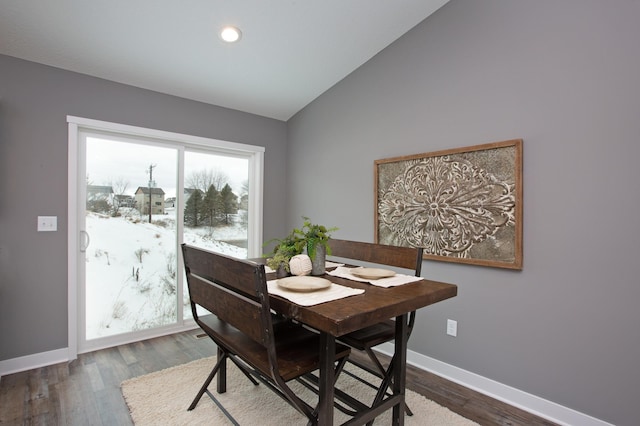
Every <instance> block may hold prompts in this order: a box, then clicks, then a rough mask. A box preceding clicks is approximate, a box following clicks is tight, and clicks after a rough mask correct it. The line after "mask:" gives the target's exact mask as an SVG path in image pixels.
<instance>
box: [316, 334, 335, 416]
mask: <svg viewBox="0 0 640 426" xmlns="http://www.w3.org/2000/svg"><path fill="white" fill-rule="evenodd" d="M335 357H336V338H335V337H334V336H332V335H330V334H328V333H320V383H319V386H320V389H319V401H318V426H332V425H333V395H334V379H335V378H334V370H335V367H334V366H335Z"/></svg>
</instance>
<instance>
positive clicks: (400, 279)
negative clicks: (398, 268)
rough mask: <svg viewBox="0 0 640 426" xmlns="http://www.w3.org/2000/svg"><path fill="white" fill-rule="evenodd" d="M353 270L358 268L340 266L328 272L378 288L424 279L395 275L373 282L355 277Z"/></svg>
mask: <svg viewBox="0 0 640 426" xmlns="http://www.w3.org/2000/svg"><path fill="white" fill-rule="evenodd" d="M351 269H356V268H347V267H344V266H339V267H337V268H336V269H335V270H333V271H328V272H327V274H329V275H333V276H334V277H340V278H346V279H348V280H353V281H360V282H363V283H370V284H372V285H375V286H378V287H395V286H398V285H403V284H409V283H412V282H415V281H420V280H421V279H422V277H416V276H413V275H404V274H395V275H394V276H393V277H389V278H380V279H377V280H371V279H367V278H361V277H357V276H355V275H353V274H352V273H351Z"/></svg>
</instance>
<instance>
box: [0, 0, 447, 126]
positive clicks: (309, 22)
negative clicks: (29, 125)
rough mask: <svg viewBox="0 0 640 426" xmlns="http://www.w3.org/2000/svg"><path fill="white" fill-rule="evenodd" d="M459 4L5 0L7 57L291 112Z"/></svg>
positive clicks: (421, 0)
mask: <svg viewBox="0 0 640 426" xmlns="http://www.w3.org/2000/svg"><path fill="white" fill-rule="evenodd" d="M448 1H449V0H233V1H232V0H189V1H177V0H55V1H42V0H0V54H5V55H9V56H14V57H17V58H22V59H26V60H29V61H34V62H39V63H42V64H46V65H51V66H54V67H58V68H63V69H66V70H71V71H76V72H80V73H83V74H88V75H92V76H96V77H101V78H104V79H107V80H112V81H116V82H120V83H125V84H129V85H133V86H137V87H141V88H145V89H150V90H154V91H157V92H162V93H167V94H171V95H176V96H180V97H184V98H188V99H194V100H197V101H202V102H206V103H209V104H214V105H220V106H224V107H227V108H233V109H237V110H240V111H246V112H250V113H254V114H258V115H262V116H266V117H271V118H275V119H279V120H287V119H289V118H290V117H291V116H293V115H294V114H295V113H296V112H298V111H299V110H301V109H302V108H304V107H305V106H306V105H307V104H308V103H310V102H311V101H313V100H314V99H315V98H316V97H317V96H319V95H320V94H321V93H323V92H324V91H326V90H327V89H329V88H330V87H331V86H333V85H334V84H335V83H337V82H338V81H340V80H341V79H343V78H344V77H346V76H347V75H348V74H349V73H351V72H352V71H354V70H355V69H356V68H358V67H359V66H360V65H362V64H363V63H365V62H366V61H367V60H369V59H370V58H371V57H373V56H374V55H375V54H376V53H378V52H380V51H381V50H382V49H384V48H385V47H386V46H388V45H389V44H391V43H392V42H393V41H395V40H396V39H398V38H399V37H400V36H402V35H403V34H404V33H406V32H407V31H408V30H410V29H411V28H413V27H414V26H415V25H417V24H418V23H419V22H421V21H422V20H424V19H425V18H426V17H427V16H429V15H430V14H432V13H433V12H435V11H436V10H437V9H439V8H440V7H441V6H442V5H444V4H445V3H447V2H448ZM229 24H231V25H235V26H237V27H239V28H240V29H241V30H242V33H243V37H242V40H241V41H240V42H239V43H236V44H232V45H228V44H224V43H223V42H222V41H221V40H220V39H219V38H218V35H217V33H218V31H219V29H220V28H221V27H222V26H224V25H229Z"/></svg>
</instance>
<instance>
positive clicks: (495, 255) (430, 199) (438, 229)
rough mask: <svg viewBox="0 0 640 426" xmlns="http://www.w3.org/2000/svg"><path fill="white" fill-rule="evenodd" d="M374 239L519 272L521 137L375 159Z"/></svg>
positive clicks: (431, 255)
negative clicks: (421, 248)
mask: <svg viewBox="0 0 640 426" xmlns="http://www.w3.org/2000/svg"><path fill="white" fill-rule="evenodd" d="M374 191H375V193H374V200H375V211H374V220H375V241H376V242H377V243H381V244H389V245H395V246H409V247H424V258H425V259H433V260H440V261H445V262H457V263H467V264H472V265H481V266H491V267H498V268H508V269H522V139H513V140H508V141H503V142H494V143H488V144H483V145H476V146H471V147H465V148H455V149H449V150H444V151H437V152H431V153H425V154H416V155H409V156H404V157H395V158H386V159H382V160H375V161H374Z"/></svg>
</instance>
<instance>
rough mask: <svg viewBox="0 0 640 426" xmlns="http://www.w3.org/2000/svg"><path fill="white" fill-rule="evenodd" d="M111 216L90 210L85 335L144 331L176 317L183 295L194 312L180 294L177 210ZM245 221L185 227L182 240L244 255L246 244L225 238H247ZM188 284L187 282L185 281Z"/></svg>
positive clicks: (238, 255)
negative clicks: (146, 216)
mask: <svg viewBox="0 0 640 426" xmlns="http://www.w3.org/2000/svg"><path fill="white" fill-rule="evenodd" d="M152 219H153V220H152V223H148V222H147V221H146V220H145V219H144V218H142V219H140V218H139V216H138V215H137V214H130V215H126V214H125V215H123V216H121V217H115V218H114V217H109V216H106V215H101V214H98V213H91V212H87V216H86V229H87V232H88V233H89V236H90V239H91V240H90V244H89V247H88V248H87V251H86V259H85V260H86V322H87V339H93V338H98V337H104V336H110V335H114V334H119V333H124V332H129V331H135V330H142V329H147V328H151V327H154V326H160V325H164V324H170V323H174V322H175V321H176V312H177V304H176V297H179V299H180V300H181V303H182V304H183V306H184V309H185V316H191V310H190V307H189V303H188V302H189V300H188V295H187V293H186V288H185V289H184V294H183V295H180V296H177V295H176V283H177V274H184V271H182V270H178V268H177V264H178V262H177V259H178V257H179V256H180V255H179V254H178V253H177V243H176V239H177V235H176V221H175V214H174V212H171V211H169V212H168V214H167V215H154V216H153V218H152ZM246 237H247V230H246V226H242V225H240V224H234V225H231V226H225V227H216V228H211V229H210V228H208V227H202V228H194V229H191V228H186V227H185V230H184V242H185V243H188V244H192V245H196V246H198V247H203V248H207V249H210V250H214V251H217V252H221V253H224V254H228V255H231V256H235V257H239V258H246V257H247V250H246V248H241V247H237V246H234V245H231V244H227V243H225V242H223V241H236V240H244V239H246ZM185 287H186V282H185Z"/></svg>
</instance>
